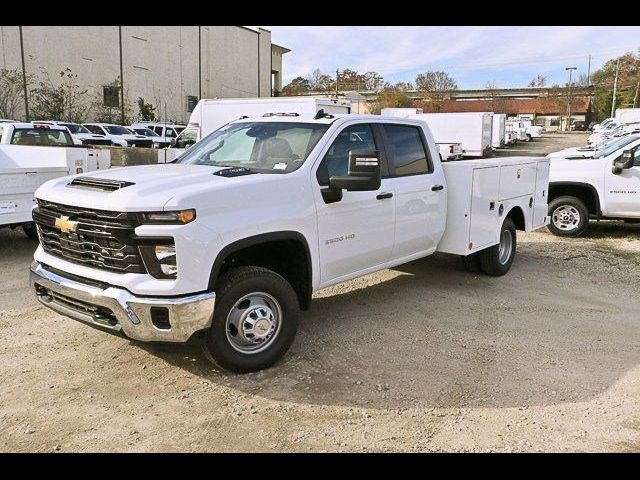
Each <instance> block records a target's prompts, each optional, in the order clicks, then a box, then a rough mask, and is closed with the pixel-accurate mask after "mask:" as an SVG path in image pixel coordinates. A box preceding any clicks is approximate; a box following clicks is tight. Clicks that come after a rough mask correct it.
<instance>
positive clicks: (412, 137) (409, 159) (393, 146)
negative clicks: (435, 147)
mask: <svg viewBox="0 0 640 480" xmlns="http://www.w3.org/2000/svg"><path fill="white" fill-rule="evenodd" d="M384 130H385V133H386V135H387V153H388V154H389V160H390V163H391V169H392V172H394V173H393V175H394V176H396V177H397V176H404V175H416V174H420V173H429V172H430V168H429V161H428V160H427V152H426V150H425V148H424V143H423V142H422V135H420V129H419V128H418V127H410V126H406V125H385V126H384Z"/></svg>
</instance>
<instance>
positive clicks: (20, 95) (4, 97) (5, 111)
mask: <svg viewBox="0 0 640 480" xmlns="http://www.w3.org/2000/svg"><path fill="white" fill-rule="evenodd" d="M32 81H33V77H32V76H28V77H27V82H28V83H27V85H29V84H30V83H31V82H32ZM23 103H24V85H23V78H22V72H20V71H18V70H17V69H15V70H11V69H7V68H3V69H0V117H1V118H9V119H16V117H17V116H18V115H19V114H20V112H21V109H22V105H23Z"/></svg>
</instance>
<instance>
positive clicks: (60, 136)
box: [11, 128, 73, 147]
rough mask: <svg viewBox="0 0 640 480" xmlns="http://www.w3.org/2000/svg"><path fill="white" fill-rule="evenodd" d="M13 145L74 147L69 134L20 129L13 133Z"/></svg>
mask: <svg viewBox="0 0 640 480" xmlns="http://www.w3.org/2000/svg"><path fill="white" fill-rule="evenodd" d="M11 144H12V145H39V146H60V147H66V146H69V145H73V140H72V139H71V135H69V132H67V131H65V130H50V129H48V128H20V129H18V128H17V129H15V130H14V131H13V137H12V138H11Z"/></svg>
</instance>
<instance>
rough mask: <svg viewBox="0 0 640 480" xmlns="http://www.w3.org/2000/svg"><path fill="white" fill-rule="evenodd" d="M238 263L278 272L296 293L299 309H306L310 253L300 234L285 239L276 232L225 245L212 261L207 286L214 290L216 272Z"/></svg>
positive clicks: (238, 264)
mask: <svg viewBox="0 0 640 480" xmlns="http://www.w3.org/2000/svg"><path fill="white" fill-rule="evenodd" d="M240 266H253V267H264V268H268V269H269V270H272V271H274V272H276V273H277V274H279V275H281V276H282V277H283V278H284V279H285V280H286V281H287V282H289V284H290V285H291V286H292V287H293V289H294V291H295V292H296V294H297V296H298V301H299V303H300V308H301V309H302V310H307V309H308V308H309V305H310V303H311V255H310V253H309V248H308V246H307V243H306V241H305V240H304V237H302V235H300V237H297V236H296V237H294V238H290V237H289V238H285V237H283V236H282V235H278V234H267V235H264V236H258V237H251V238H248V239H245V240H241V241H239V242H236V243H234V244H231V245H229V246H227V247H225V248H224V249H222V251H221V252H220V254H219V255H218V258H216V260H215V262H214V265H213V269H212V271H211V278H210V280H209V288H210V289H213V290H215V285H216V281H217V279H218V278H219V277H220V275H222V274H224V273H225V272H227V271H228V270H230V269H231V268H234V267H240Z"/></svg>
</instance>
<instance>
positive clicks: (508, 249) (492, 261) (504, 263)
mask: <svg viewBox="0 0 640 480" xmlns="http://www.w3.org/2000/svg"><path fill="white" fill-rule="evenodd" d="M515 255H516V225H515V224H514V223H513V220H511V219H510V218H507V219H505V221H504V222H503V223H502V228H501V229H500V243H498V245H494V246H493V247H489V248H486V249H484V250H481V251H480V252H478V260H479V261H480V269H481V270H482V273H484V274H485V275H489V276H492V277H501V276H502V275H504V274H506V273H507V272H508V271H509V269H510V268H511V264H512V263H513V258H514V257H515Z"/></svg>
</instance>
